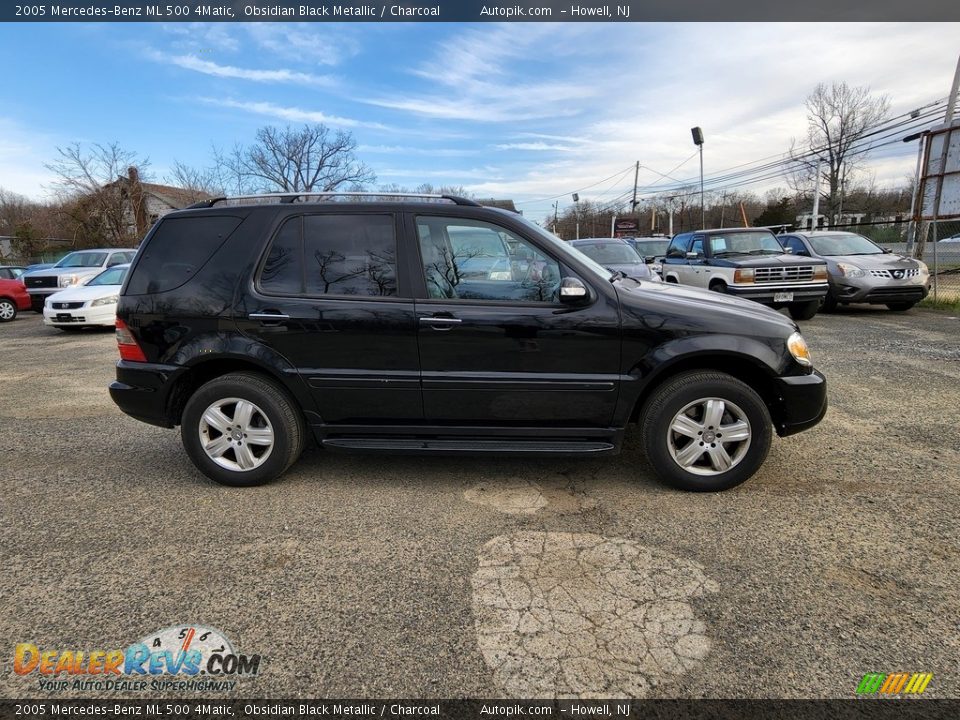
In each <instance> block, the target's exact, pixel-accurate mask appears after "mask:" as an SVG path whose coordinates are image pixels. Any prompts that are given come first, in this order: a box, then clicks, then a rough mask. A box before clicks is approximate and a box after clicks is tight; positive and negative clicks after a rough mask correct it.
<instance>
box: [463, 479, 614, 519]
mask: <svg viewBox="0 0 960 720" xmlns="http://www.w3.org/2000/svg"><path fill="white" fill-rule="evenodd" d="M463 497H464V499H465V500H466V501H467V502H470V503H473V504H475V505H481V506H483V507H488V508H491V509H493V510H497V511H499V512H502V513H506V514H508V515H534V514H536V513H537V512H539V511H540V510H548V511H551V512H555V513H564V512H578V511H580V510H590V509H592V508H594V507H596V504H597V503H596V501H595V500H593V499H591V498H588V497H587V496H586V495H585V493H584V492H583V491H582V489H577V488H574V487H571V485H570V484H569V483H567V482H565V481H563V480H545V481H539V482H537V481H533V480H517V481H514V482H480V483H477V484H476V485H473V486H471V487H469V488H467V489H466V490H465V491H464V493H463Z"/></svg>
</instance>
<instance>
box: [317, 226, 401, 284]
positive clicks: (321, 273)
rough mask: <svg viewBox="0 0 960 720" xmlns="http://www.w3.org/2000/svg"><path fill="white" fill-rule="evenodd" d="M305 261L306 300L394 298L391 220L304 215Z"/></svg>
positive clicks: (394, 276) (394, 279)
mask: <svg viewBox="0 0 960 720" xmlns="http://www.w3.org/2000/svg"><path fill="white" fill-rule="evenodd" d="M303 256H304V264H305V273H304V274H305V281H306V292H307V294H308V295H359V296H366V297H381V296H388V295H396V294H397V240H396V236H395V233H394V223H393V217H392V216H390V215H307V216H306V217H305V218H304V220H303Z"/></svg>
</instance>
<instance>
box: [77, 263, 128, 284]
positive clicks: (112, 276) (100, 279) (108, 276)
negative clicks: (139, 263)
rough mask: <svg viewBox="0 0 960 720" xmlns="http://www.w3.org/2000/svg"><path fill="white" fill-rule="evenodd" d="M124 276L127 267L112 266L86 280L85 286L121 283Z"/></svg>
mask: <svg viewBox="0 0 960 720" xmlns="http://www.w3.org/2000/svg"><path fill="white" fill-rule="evenodd" d="M126 276H127V268H125V267H112V268H110V269H109V270H104V271H103V272H102V273H100V274H99V275H97V276H96V277H95V278H94V279H93V280H91V281H90V282H88V283H87V287H90V286H91V285H123V279H124V278H125V277H126Z"/></svg>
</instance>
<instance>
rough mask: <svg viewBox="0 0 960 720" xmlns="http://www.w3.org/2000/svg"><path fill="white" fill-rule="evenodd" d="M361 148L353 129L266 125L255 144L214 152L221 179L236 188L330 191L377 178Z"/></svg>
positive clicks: (231, 187)
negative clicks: (359, 157)
mask: <svg viewBox="0 0 960 720" xmlns="http://www.w3.org/2000/svg"><path fill="white" fill-rule="evenodd" d="M356 148H357V143H356V141H355V140H354V139H353V135H352V134H351V133H349V132H346V131H344V130H337V131H336V132H333V131H331V130H330V129H329V128H327V127H326V126H325V125H304V126H303V127H300V128H293V127H291V126H289V125H288V126H287V127H285V128H277V127H274V126H266V127H262V128H260V129H259V130H257V138H256V142H254V143H253V144H252V145H250V146H249V147H245V146H243V145H235V146H234V148H233V150H231V151H230V152H229V153H226V154H225V153H223V152H221V151H219V150H215V151H214V156H215V162H216V167H217V172H218V173H219V178H220V179H221V180H222V184H223V185H224V187H226V188H229V189H230V190H231V191H233V190H234V189H236V190H237V191H239V192H261V191H275V192H310V191H319V192H330V191H333V190H337V189H339V188H341V186H344V185H347V186H350V189H357V188H360V187H362V186H364V185H366V184H368V183H372V182H374V181H375V180H376V176H375V175H374V173H373V171H372V170H370V168H368V167H367V166H366V165H364V164H363V163H362V162H360V161H359V160H357V159H356V157H355V155H354V152H355V150H356Z"/></svg>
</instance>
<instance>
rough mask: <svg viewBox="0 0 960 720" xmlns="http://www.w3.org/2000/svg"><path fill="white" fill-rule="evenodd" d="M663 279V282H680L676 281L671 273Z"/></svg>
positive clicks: (675, 283) (676, 283)
mask: <svg viewBox="0 0 960 720" xmlns="http://www.w3.org/2000/svg"><path fill="white" fill-rule="evenodd" d="M663 281H664V282H668V283H673V284H674V285H679V284H680V283H679V282H677V279H676V278H675V277H673V276H672V275H671V276H670V277H667V278H664V279H663Z"/></svg>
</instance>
